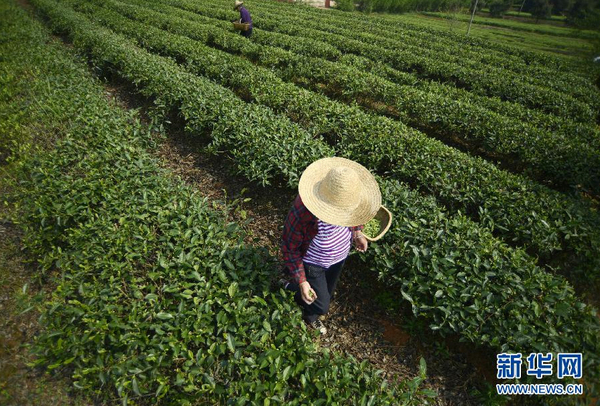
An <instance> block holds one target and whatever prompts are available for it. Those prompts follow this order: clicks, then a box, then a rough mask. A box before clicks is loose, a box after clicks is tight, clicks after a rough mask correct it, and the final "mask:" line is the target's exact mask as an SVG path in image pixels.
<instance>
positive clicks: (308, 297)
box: [300, 282, 317, 304]
mask: <svg viewBox="0 0 600 406" xmlns="http://www.w3.org/2000/svg"><path fill="white" fill-rule="evenodd" d="M300 294H301V295H302V300H304V301H305V302H306V303H307V304H311V303H312V302H314V301H315V299H316V298H317V294H316V293H315V291H314V290H313V288H311V287H310V283H308V282H302V283H301V284H300Z"/></svg>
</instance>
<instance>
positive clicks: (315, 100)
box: [78, 1, 600, 280]
mask: <svg viewBox="0 0 600 406" xmlns="http://www.w3.org/2000/svg"><path fill="white" fill-rule="evenodd" d="M99 4H100V3H99ZM101 4H105V5H107V6H110V7H117V8H118V9H119V10H120V11H126V12H128V13H129V14H130V15H132V16H135V17H136V18H146V19H147V18H154V20H153V21H155V22H160V21H164V22H163V23H162V24H161V25H162V26H164V27H167V28H168V27H169V26H170V25H169V24H171V25H172V26H173V28H172V29H173V30H174V31H176V32H181V31H186V33H188V35H191V36H193V37H194V38H197V39H198V40H201V41H205V42H218V45H219V46H220V47H222V48H227V49H229V50H234V51H235V52H239V53H242V54H243V55H245V56H247V57H248V58H250V59H266V60H268V61H278V60H281V59H282V58H287V54H285V53H282V52H281V51H280V52H277V50H276V49H268V48H267V49H264V47H260V46H255V45H253V44H252V43H251V42H250V41H247V40H246V39H244V38H242V37H241V36H239V35H235V34H227V33H223V32H220V31H219V30H218V29H215V28H214V27H210V26H201V25H198V26H190V24H189V23H188V24H186V23H185V21H181V20H178V19H171V18H170V16H168V15H167V16H165V17H162V16H160V15H156V14H148V12H147V11H145V10H144V9H141V8H136V7H132V6H125V5H122V4H120V3H115V2H111V1H108V2H102V3H101ZM78 7H80V8H82V9H86V10H87V11H88V12H89V13H90V15H91V16H93V18H95V19H97V20H99V21H101V22H102V23H104V24H106V25H108V26H109V27H111V28H112V29H114V30H117V31H121V32H124V33H126V34H127V35H130V36H132V37H134V38H136V39H137V40H138V41H139V42H140V43H141V44H142V45H144V46H145V47H147V48H148V49H150V50H153V51H156V52H160V53H164V54H167V55H170V56H173V57H175V58H177V59H179V60H182V61H185V62H186V63H187V66H188V69H190V70H191V71H193V72H195V73H198V74H201V75H206V76H207V77H209V78H211V79H213V80H215V81H217V82H219V83H221V84H222V85H224V86H227V87H229V88H231V89H236V90H237V91H238V94H239V95H240V96H243V97H247V98H250V99H252V100H256V101H257V102H260V103H262V104H265V105H268V106H269V107H271V108H273V109H275V110H277V111H280V112H282V113H285V114H287V115H288V116H290V117H291V118H293V119H294V120H295V121H297V122H299V123H302V124H303V125H304V126H305V127H307V128H309V129H310V130H311V131H313V132H316V133H322V134H325V135H326V136H328V137H329V138H335V140H336V144H337V145H336V147H337V149H338V151H340V153H343V154H347V155H348V156H349V157H350V158H352V159H355V160H357V161H360V162H362V163H363V164H365V165H367V166H369V167H371V168H376V169H378V170H380V171H390V172H391V175H392V176H394V177H397V178H399V179H402V180H409V181H411V183H413V184H416V185H417V186H418V187H419V188H421V189H423V190H426V191H428V192H430V193H434V194H435V195H436V196H438V197H439V198H440V200H441V201H442V202H443V203H444V204H446V205H447V206H449V207H450V208H452V209H453V210H460V211H463V212H467V213H469V214H470V215H471V216H473V217H475V218H477V219H479V221H481V222H482V223H483V224H484V225H485V226H490V228H492V229H496V231H497V233H498V234H499V235H502V236H503V237H504V238H505V239H507V240H509V241H510V240H515V241H516V242H517V243H518V244H522V245H524V246H526V247H528V248H529V249H531V250H534V252H535V253H536V254H539V255H542V256H543V257H544V259H545V260H548V261H551V260H552V259H553V255H554V254H555V253H556V252H557V251H559V252H560V251H563V250H564V251H567V252H566V255H564V257H563V253H562V252H560V254H561V262H560V263H553V265H555V266H556V265H563V266H564V267H565V268H566V269H568V270H569V271H571V272H572V273H573V277H574V280H594V279H598V276H599V273H598V269H599V263H598V261H599V259H598V257H597V255H596V254H597V252H598V250H599V249H600V232H599V231H598V230H600V226H599V225H600V219H599V218H598V216H597V215H596V214H595V213H593V212H592V211H591V210H590V209H589V208H588V207H586V206H585V205H583V204H582V203H580V202H579V201H577V200H576V199H569V198H566V197H564V196H563V195H561V194H559V193H557V192H553V191H551V190H548V189H546V188H544V187H541V186H539V185H536V184H534V183H532V182H529V181H527V180H525V179H522V178H519V177H516V176H514V175H510V174H508V173H506V172H503V171H499V170H497V169H496V168H495V167H494V166H493V165H490V164H488V163H486V162H485V161H483V160H481V159H477V158H471V157H469V156H468V155H465V154H462V153H459V152H457V151H456V150H454V149H451V148H448V147H446V146H445V145H443V144H441V143H439V142H437V141H434V140H431V139H429V138H427V137H424V136H422V135H420V134H419V133H417V132H415V131H413V130H411V129H409V128H406V127H404V126H403V125H401V123H398V122H396V121H393V120H389V119H386V118H383V117H378V116H373V115H369V114H365V113H363V112H361V111H360V110H358V109H356V108H353V107H349V106H345V105H342V104H339V103H336V102H332V101H330V100H328V99H327V98H325V97H323V96H319V95H317V94H313V93H310V92H307V91H305V90H302V89H299V88H297V87H295V86H293V85H291V84H289V83H285V82H283V81H281V80H280V79H278V78H277V76H275V75H274V74H273V72H272V71H266V70H264V69H262V68H259V67H256V66H255V65H253V64H252V63H250V62H248V61H247V60H244V59H240V58H238V57H235V56H231V55H229V54H225V53H223V52H220V51H217V50H214V49H211V48H208V47H205V46H203V45H201V44H199V43H198V42H195V41H192V40H190V39H188V38H185V37H181V36H177V35H172V34H169V33H167V32H164V31H160V30H158V29H155V28H153V27H150V26H147V25H142V24H139V23H136V22H134V21H130V20H127V19H125V18H123V17H121V16H120V15H119V14H116V13H113V12H111V11H108V10H104V9H101V8H97V7H94V6H91V5H89V4H88V5H85V6H78ZM152 16H153V17H152ZM169 21H170V22H169ZM282 54H283V55H282ZM280 55H282V56H281V57H280ZM274 65H275V66H277V63H274ZM398 162H402V164H400V165H398ZM431 162H436V165H435V166H433V165H431ZM467 174H468V175H467ZM475 182H477V184H474V183H475ZM585 272H587V274H584V273H585Z"/></svg>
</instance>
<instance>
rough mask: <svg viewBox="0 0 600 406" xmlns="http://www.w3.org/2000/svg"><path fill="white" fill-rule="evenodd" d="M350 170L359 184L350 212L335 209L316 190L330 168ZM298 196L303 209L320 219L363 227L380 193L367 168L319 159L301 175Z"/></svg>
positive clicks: (376, 206)
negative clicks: (357, 193) (356, 200)
mask: <svg viewBox="0 0 600 406" xmlns="http://www.w3.org/2000/svg"><path fill="white" fill-rule="evenodd" d="M340 166H345V167H349V168H351V169H353V170H354V171H355V172H356V174H357V175H358V179H359V181H360V183H361V185H360V190H361V196H360V198H359V199H358V201H359V203H358V205H357V206H356V207H354V208H352V209H348V208H341V207H336V206H333V205H331V204H329V203H328V202H327V201H325V199H323V198H322V197H321V194H320V192H319V188H320V185H321V182H322V181H323V179H325V176H326V175H327V173H329V171H330V170H331V169H333V168H336V167H340ZM298 193H299V194H300V198H301V199H302V202H303V203H304V205H305V206H306V208H307V209H308V210H309V211H310V212H311V213H312V214H314V215H315V216H316V217H317V218H319V219H320V220H322V221H324V222H326V223H329V224H333V225H336V226H344V227H354V226H358V225H361V224H366V223H367V222H368V221H369V220H371V219H372V218H373V217H375V214H377V211H378V210H379V208H380V207H381V192H380V190H379V185H378V184H377V180H376V179H375V177H374V176H373V174H371V172H369V170H368V169H367V168H365V167H364V166H362V165H361V164H359V163H357V162H354V161H351V160H349V159H346V158H339V157H333V158H323V159H319V160H318V161H315V162H313V163H312V164H310V165H309V166H308V167H307V168H306V169H305V170H304V172H303V173H302V176H301V177H300V182H299V183H298Z"/></svg>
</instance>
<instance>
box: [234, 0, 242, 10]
mask: <svg viewBox="0 0 600 406" xmlns="http://www.w3.org/2000/svg"><path fill="white" fill-rule="evenodd" d="M242 4H244V2H243V1H239V0H235V3H234V5H233V9H234V10H235V9H236V8H238V7H239V6H241V5H242Z"/></svg>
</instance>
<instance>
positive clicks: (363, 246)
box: [354, 231, 369, 252]
mask: <svg viewBox="0 0 600 406" xmlns="http://www.w3.org/2000/svg"><path fill="white" fill-rule="evenodd" d="M354 245H355V247H356V250H357V251H358V252H365V251H366V250H367V248H369V241H367V239H366V238H365V236H364V234H363V233H361V232H360V231H358V232H357V233H356V235H355V236H354Z"/></svg>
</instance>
